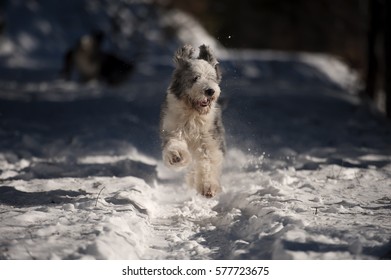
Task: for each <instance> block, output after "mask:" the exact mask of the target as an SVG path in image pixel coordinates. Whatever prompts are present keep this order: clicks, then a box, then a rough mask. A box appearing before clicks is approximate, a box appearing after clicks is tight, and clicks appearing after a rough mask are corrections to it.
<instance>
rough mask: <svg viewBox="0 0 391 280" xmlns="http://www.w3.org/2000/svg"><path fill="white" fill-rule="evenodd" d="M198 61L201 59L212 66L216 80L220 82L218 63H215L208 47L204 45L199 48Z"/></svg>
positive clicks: (214, 58)
mask: <svg viewBox="0 0 391 280" xmlns="http://www.w3.org/2000/svg"><path fill="white" fill-rule="evenodd" d="M198 59H203V60H205V61H207V62H208V63H209V64H210V65H212V66H213V68H214V69H215V70H216V76H217V80H218V82H220V81H221V70H220V67H219V62H218V61H217V59H216V57H215V55H214V53H213V52H212V50H211V49H210V47H209V46H206V45H202V46H200V54H199V55H198Z"/></svg>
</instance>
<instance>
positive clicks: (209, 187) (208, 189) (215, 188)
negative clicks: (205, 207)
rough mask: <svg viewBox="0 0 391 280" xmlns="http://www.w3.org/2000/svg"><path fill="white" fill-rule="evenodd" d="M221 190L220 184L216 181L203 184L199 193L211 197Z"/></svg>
mask: <svg viewBox="0 0 391 280" xmlns="http://www.w3.org/2000/svg"><path fill="white" fill-rule="evenodd" d="M220 192H221V186H220V184H218V183H211V184H204V185H203V186H202V188H201V194H202V195H203V196H205V197H206V198H212V197H214V196H215V195H216V194H218V193H220Z"/></svg>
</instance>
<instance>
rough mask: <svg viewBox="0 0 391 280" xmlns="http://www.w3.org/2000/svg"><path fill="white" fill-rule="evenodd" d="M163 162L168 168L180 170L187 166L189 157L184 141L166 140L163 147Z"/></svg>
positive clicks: (189, 160)
mask: <svg viewBox="0 0 391 280" xmlns="http://www.w3.org/2000/svg"><path fill="white" fill-rule="evenodd" d="M163 161H164V164H165V165H166V166H168V167H172V168H176V169H181V168H184V167H186V166H188V165H189V163H190V162H191V155H190V153H189V149H188V147H187V144H186V141H184V140H181V139H180V138H169V139H167V141H166V143H165V145H164V147H163Z"/></svg>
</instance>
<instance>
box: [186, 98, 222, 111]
mask: <svg viewBox="0 0 391 280" xmlns="http://www.w3.org/2000/svg"><path fill="white" fill-rule="evenodd" d="M215 100H216V98H215V97H214V96H213V97H206V96H203V97H201V98H199V99H193V98H191V97H190V96H188V97H187V98H186V105H187V106H188V107H189V108H191V109H192V110H195V111H197V112H198V113H199V114H200V115H206V114H208V113H209V111H210V109H211V108H212V106H213V103H214V102H215Z"/></svg>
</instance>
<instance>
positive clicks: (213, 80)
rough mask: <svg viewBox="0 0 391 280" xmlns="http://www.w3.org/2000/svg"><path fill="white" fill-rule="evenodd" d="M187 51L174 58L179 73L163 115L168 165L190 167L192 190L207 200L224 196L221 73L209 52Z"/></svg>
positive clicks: (206, 49) (202, 49)
mask: <svg viewBox="0 0 391 280" xmlns="http://www.w3.org/2000/svg"><path fill="white" fill-rule="evenodd" d="M199 49H200V51H199V55H198V57H194V53H195V50H194V49H193V47H192V46H189V45H185V46H183V47H182V48H180V49H178V51H177V52H176V53H175V55H174V63H175V66H176V67H175V70H174V73H173V76H172V80H171V83H170V85H169V87H168V90H167V95H166V99H165V102H164V103H163V105H162V110H161V122H160V135H161V139H162V149H163V161H164V163H165V165H167V166H168V167H171V168H173V169H177V170H180V169H183V168H185V167H189V171H188V174H187V176H186V181H187V184H188V185H190V186H191V187H194V188H195V189H196V190H197V192H198V193H200V194H202V195H203V196H205V197H208V198H210V197H213V196H215V195H216V194H217V193H219V192H220V191H221V185H220V176H221V170H222V164H223V157H224V153H225V140H224V127H223V122H222V116H221V108H220V105H219V104H218V103H217V99H218V98H219V96H220V87H219V83H220V81H221V72H220V69H219V66H218V61H217V59H216V57H215V55H214V54H213V52H212V51H211V49H210V48H209V47H208V46H205V45H202V46H200V47H199Z"/></svg>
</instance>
